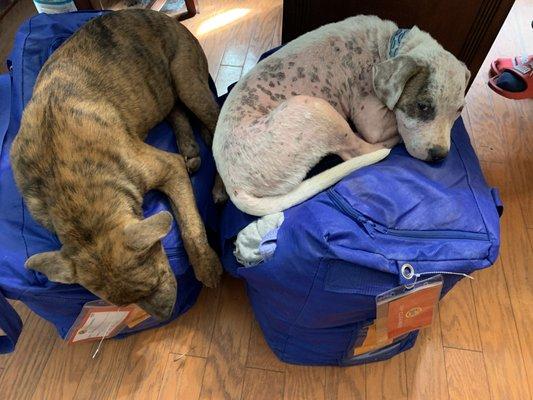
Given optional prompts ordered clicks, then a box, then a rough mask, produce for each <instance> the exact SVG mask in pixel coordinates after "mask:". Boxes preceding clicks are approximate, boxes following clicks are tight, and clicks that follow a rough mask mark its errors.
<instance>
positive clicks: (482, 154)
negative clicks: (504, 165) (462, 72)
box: [465, 80, 507, 162]
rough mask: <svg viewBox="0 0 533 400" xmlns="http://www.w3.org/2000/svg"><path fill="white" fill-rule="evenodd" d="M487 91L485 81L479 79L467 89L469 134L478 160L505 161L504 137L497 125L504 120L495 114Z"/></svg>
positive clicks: (466, 106) (490, 96)
mask: <svg viewBox="0 0 533 400" xmlns="http://www.w3.org/2000/svg"><path fill="white" fill-rule="evenodd" d="M489 91H490V89H489V88H488V87H487V85H486V83H485V82H483V81H479V80H475V81H474V83H472V87H471V88H470V90H469V91H468V94H467V96H466V105H465V109H466V112H467V113H468V117H469V119H470V124H471V131H470V134H471V135H472V136H473V137H474V143H475V146H476V147H475V149H476V153H477V155H478V157H479V159H480V160H482V161H493V162H505V161H506V159H507V154H506V151H505V143H504V138H502V137H501V135H499V127H500V126H501V125H502V124H504V123H505V122H504V119H503V117H502V116H500V115H495V113H494V106H493V104H492V94H491V93H490V92H489Z"/></svg>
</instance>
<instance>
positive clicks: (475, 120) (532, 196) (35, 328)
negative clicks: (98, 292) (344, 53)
mask: <svg viewBox="0 0 533 400" xmlns="http://www.w3.org/2000/svg"><path fill="white" fill-rule="evenodd" d="M200 6H201V14H200V15H198V16H197V17H195V18H194V19H191V20H189V21H187V22H186V24H187V26H188V27H189V28H190V29H191V30H192V31H193V32H194V33H196V34H197V35H198V36H199V39H200V41H201V42H202V44H203V46H204V49H205V51H206V53H207V56H208V59H209V62H210V70H211V73H212V75H213V77H216V83H217V87H218V89H219V91H220V94H221V93H223V92H225V88H226V87H227V85H228V84H230V83H231V82H233V81H235V80H237V79H238V78H239V77H240V76H241V74H242V73H243V72H245V71H247V70H248V69H250V68H251V67H252V66H253V65H254V64H255V63H256V61H257V58H258V57H259V55H260V54H261V53H262V52H263V51H264V50H267V49H269V48H271V47H273V46H275V45H277V44H278V43H279V41H280V32H281V0H241V1H237V0H230V1H220V0H201V2H200ZM29 7H31V2H30V1H29V0H21V3H19V4H18V5H17V6H15V7H14V8H13V9H12V11H11V12H10V13H12V14H11V16H10V15H8V16H7V18H8V21H6V20H5V19H4V21H2V22H0V29H1V36H0V51H1V52H2V53H1V54H0V55H1V56H2V59H4V58H5V51H6V49H7V47H8V46H6V40H9V43H11V35H12V33H11V32H13V31H14V27H16V26H17V25H18V24H19V23H20V18H22V17H23V16H25V15H28V14H31V13H32V11H31V8H29ZM223 13H226V14H225V17H224V18H218V19H217V18H216V16H217V15H221V14H223ZM532 17H533V0H518V1H517V3H516V5H515V6H514V8H513V10H512V12H511V14H510V16H509V18H508V19H507V21H506V23H505V25H504V28H503V29H502V32H501V33H500V35H499V36H498V39H497V41H496V43H495V45H494V47H493V49H492V50H491V52H490V54H489V57H488V60H490V59H492V58H493V57H496V56H511V55H513V54H520V53H522V52H526V51H529V52H530V53H531V52H533V47H531V46H533V32H532V30H531V25H530V24H531V18H532ZM232 18H234V19H235V21H234V22H232V23H228V24H226V25H222V26H218V25H217V24H218V22H220V21H223V22H224V21H228V20H229V19H232ZM526 44H529V47H526ZM487 65H488V63H487V62H486V63H485V65H484V67H483V69H482V71H481V72H480V74H479V75H478V77H477V78H476V80H475V82H474V84H473V86H472V88H471V89H470V92H469V94H468V97H467V107H466V108H465V111H464V113H463V117H464V118H465V122H466V123H467V126H468V128H469V131H470V133H471V136H472V139H473V141H474V143H475V147H476V149H477V152H478V155H479V157H480V159H481V160H482V163H483V169H484V171H485V173H486V177H487V179H488V181H489V182H490V184H492V185H495V186H497V187H499V188H500V190H501V193H502V197H503V200H504V202H505V214H504V217H503V219H502V250H501V256H500V258H499V260H498V262H497V263H496V265H495V266H494V267H493V268H491V269H488V270H485V271H483V272H480V273H477V274H475V280H473V281H470V280H468V279H464V280H463V281H462V282H461V283H460V284H459V285H458V286H457V287H456V288H455V289H454V290H453V291H452V292H451V293H450V294H449V295H448V296H447V297H446V299H445V300H444V301H443V302H442V304H441V306H440V313H439V316H438V318H436V321H435V324H434V325H433V327H432V328H431V329H429V330H426V331H425V332H423V333H422V335H421V337H420V340H419V341H418V343H417V345H416V347H415V348H414V349H412V350H410V351H408V352H407V353H404V354H401V355H399V356H397V357H395V358H394V359H392V360H390V361H387V362H382V363H377V364H371V365H367V366H360V367H353V368H344V369H341V368H333V367H313V368H311V367H307V368H306V367H296V366H291V365H285V364H283V363H281V362H279V361H277V360H276V358H275V357H274V356H273V354H272V353H271V351H270V350H269V349H268V348H267V346H266V344H265V341H264V339H263V337H262V334H261V332H260V330H259V328H258V325H257V323H256V322H255V321H254V319H253V316H252V313H251V309H250V306H249V305H248V302H247V299H246V296H245V293H244V291H243V285H242V283H241V282H240V281H237V280H235V279H231V278H229V277H225V278H224V280H223V283H222V285H221V287H220V288H219V289H218V290H204V291H203V293H202V294H201V297H200V300H199V301H198V304H197V305H196V306H195V307H194V308H193V309H192V310H191V311H190V312H189V313H187V314H186V315H184V316H183V317H182V318H181V319H180V320H179V321H176V322H174V323H172V324H170V325H168V326H166V327H164V328H162V329H159V330H154V331H149V332H144V333H141V334H138V335H136V336H134V337H129V338H127V339H125V340H120V341H115V340H110V341H107V342H105V343H104V346H103V348H102V350H101V352H100V354H99V355H98V357H97V358H96V359H94V360H93V359H91V354H92V352H93V351H94V346H93V345H91V344H86V345H83V344H82V345H76V346H67V345H65V343H63V341H62V340H60V339H59V338H58V337H57V335H56V333H55V331H54V329H53V328H52V327H51V326H50V324H48V323H47V322H44V321H42V320H41V319H39V318H38V317H36V316H35V315H33V314H31V313H30V312H29V311H28V310H27V309H26V308H25V307H24V306H22V305H20V304H17V307H18V309H19V310H20V313H21V316H22V318H23V320H24V321H25V327H24V332H23V334H22V337H21V340H20V342H19V344H18V347H17V349H16V351H15V352H14V353H13V354H11V355H8V356H0V398H1V399H4V400H11V399H13V400H21V399H35V400H41V399H53V400H58V399H91V400H92V399H128V400H129V399H141V400H145V399H183V400H196V399H246V400H252V399H253V400H261V399H265V400H272V399H273V400H275V399H287V400H293V399H296V400H300V399H327V400H334V399H337V400H345V399H367V400H372V399H394V400H396V399H420V400H438V399H451V400H455V399H457V400H459V399H460V400H463V399H479V400H485V399H494V400H512V399H516V400H527V399H530V398H531V394H532V393H533V323H532V322H533V313H532V311H531V310H532V308H533V301H532V297H533V290H532V289H533V288H532V284H531V279H532V276H533V275H532V273H531V271H532V270H531V268H532V265H533V257H532V256H533V101H532V100H529V101H522V102H517V101H510V100H506V99H504V98H501V97H498V96H496V95H494V94H493V93H492V92H491V91H490V90H489V89H488V88H487V86H486V84H485V80H486V74H487V70H488V69H487Z"/></svg>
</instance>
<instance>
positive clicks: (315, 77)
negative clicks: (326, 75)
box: [310, 72, 320, 82]
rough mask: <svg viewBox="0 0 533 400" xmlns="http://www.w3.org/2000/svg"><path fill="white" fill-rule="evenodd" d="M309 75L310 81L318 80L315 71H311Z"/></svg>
mask: <svg viewBox="0 0 533 400" xmlns="http://www.w3.org/2000/svg"><path fill="white" fill-rule="evenodd" d="M310 77H311V82H320V78H319V77H318V75H317V74H316V73H315V72H311V74H310Z"/></svg>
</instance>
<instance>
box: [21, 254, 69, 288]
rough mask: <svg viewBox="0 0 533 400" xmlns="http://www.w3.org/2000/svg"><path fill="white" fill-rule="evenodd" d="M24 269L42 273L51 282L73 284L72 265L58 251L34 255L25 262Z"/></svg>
mask: <svg viewBox="0 0 533 400" xmlns="http://www.w3.org/2000/svg"><path fill="white" fill-rule="evenodd" d="M24 265H25V267H26V268H30V269H33V270H35V271H39V272H42V273H43V274H45V275H46V277H47V278H48V279H49V280H51V281H52V282H60V283H75V281H74V279H75V277H76V273H75V271H74V265H73V264H72V262H70V261H69V260H67V259H66V258H65V257H63V255H62V254H61V252H60V251H49V252H46V253H40V254H35V255H33V256H31V257H30V258H28V259H27V260H26V263H25V264H24Z"/></svg>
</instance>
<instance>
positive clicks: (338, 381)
mask: <svg viewBox="0 0 533 400" xmlns="http://www.w3.org/2000/svg"><path fill="white" fill-rule="evenodd" d="M365 376H366V371H365V366H364V365H361V366H357V367H347V368H339V367H326V385H325V399H326V400H365V398H368V397H365V382H366V381H365Z"/></svg>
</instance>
